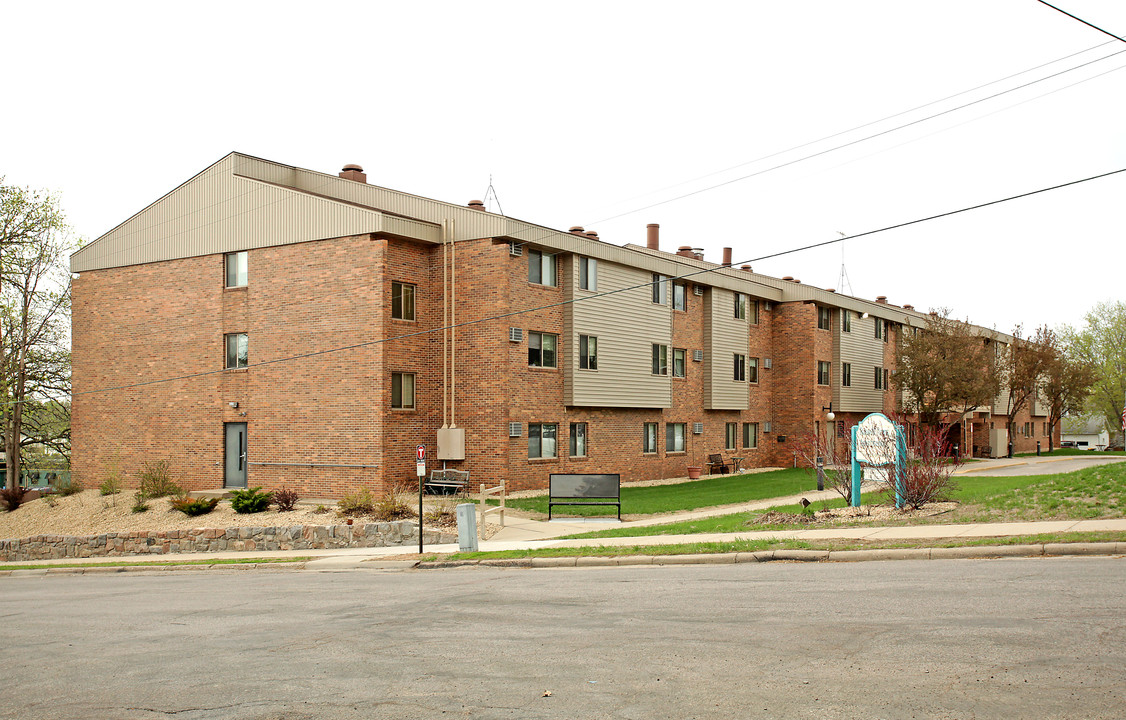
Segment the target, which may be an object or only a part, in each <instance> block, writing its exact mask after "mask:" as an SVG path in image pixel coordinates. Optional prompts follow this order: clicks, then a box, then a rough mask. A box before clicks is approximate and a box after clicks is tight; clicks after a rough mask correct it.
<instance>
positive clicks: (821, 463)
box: [817, 400, 837, 490]
mask: <svg viewBox="0 0 1126 720" xmlns="http://www.w3.org/2000/svg"><path fill="white" fill-rule="evenodd" d="M821 409H822V410H828V411H829V412H827V413H825V419H826V420H828V421H829V422H833V420H835V419H836V417H837V416H836V414H834V413H833V401H832V400H830V401H829V406H828V407H825V406H824V405H822V406H821ZM825 433H826V437H825V449H826V450H828V449H829V443H831V442H833V440H834V438H833V433H832V432H830V430H829V428H828V427H827V426H826V428H825ZM817 489H818V490H824V489H825V456H824V455H823V454H821V453H818V455H817Z"/></svg>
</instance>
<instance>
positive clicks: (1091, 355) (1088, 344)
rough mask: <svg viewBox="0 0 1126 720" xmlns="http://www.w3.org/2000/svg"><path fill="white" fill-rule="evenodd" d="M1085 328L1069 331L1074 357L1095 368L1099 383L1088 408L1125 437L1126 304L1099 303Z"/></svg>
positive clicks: (1096, 381)
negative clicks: (1122, 413) (1123, 407)
mask: <svg viewBox="0 0 1126 720" xmlns="http://www.w3.org/2000/svg"><path fill="white" fill-rule="evenodd" d="M1084 321H1085V322H1086V326H1085V327H1083V328H1082V329H1081V330H1078V331H1076V330H1068V331H1067V332H1066V333H1065V336H1066V340H1067V344H1068V347H1069V348H1070V349H1071V351H1072V354H1073V356H1074V357H1075V358H1076V359H1077V360H1079V361H1082V362H1086V363H1088V364H1090V366H1091V367H1092V368H1094V372H1095V382H1094V383H1093V386H1092V389H1091V395H1090V397H1089V399H1088V400H1087V411H1088V412H1091V413H1094V414H1096V415H1098V416H1100V417H1102V418H1103V419H1104V421H1105V422H1106V428H1107V430H1108V431H1110V433H1111V436H1112V437H1114V436H1117V437H1119V438H1122V425H1121V415H1120V413H1121V412H1122V405H1123V402H1124V401H1126V303H1124V302H1122V301H1116V302H1110V301H1107V302H1102V303H1099V304H1098V305H1096V306H1095V307H1094V309H1092V310H1091V311H1090V312H1089V313H1087V315H1086V317H1085V318H1084Z"/></svg>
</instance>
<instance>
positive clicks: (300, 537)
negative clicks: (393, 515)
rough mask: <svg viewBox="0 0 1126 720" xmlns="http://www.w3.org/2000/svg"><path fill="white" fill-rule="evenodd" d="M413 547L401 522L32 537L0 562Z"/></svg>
mask: <svg viewBox="0 0 1126 720" xmlns="http://www.w3.org/2000/svg"><path fill="white" fill-rule="evenodd" d="M457 541H458V540H457V536H456V535H450V534H447V533H442V532H438V531H434V530H427V531H425V532H424V533H423V542H424V543H427V544H438V543H456V542H457ZM417 542H418V525H417V524H416V523H413V522H409V521H405V520H401V521H398V522H380V523H367V524H364V525H290V526H285V527H238V528H226V529H223V528H195V529H192V530H139V531H135V532H119V533H103V534H101V535H83V536H68V535H34V536H32V537H27V538H17V539H10V540H0V560H3V561H13V560H15V561H23V560H55V559H58V558H87V557H111V556H117V555H168V554H173V553H193V552H222V551H240V550H241V551H245V550H324V549H327V548H345V547H388V546H392V545H411V544H414V543H417Z"/></svg>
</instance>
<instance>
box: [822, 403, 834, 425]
mask: <svg viewBox="0 0 1126 720" xmlns="http://www.w3.org/2000/svg"><path fill="white" fill-rule="evenodd" d="M821 409H822V410H828V411H829V412H827V413H825V419H826V420H834V419H836V417H837V416H836V414H835V413H834V412H833V402H832V401H831V400H830V401H829V407H825V406H821Z"/></svg>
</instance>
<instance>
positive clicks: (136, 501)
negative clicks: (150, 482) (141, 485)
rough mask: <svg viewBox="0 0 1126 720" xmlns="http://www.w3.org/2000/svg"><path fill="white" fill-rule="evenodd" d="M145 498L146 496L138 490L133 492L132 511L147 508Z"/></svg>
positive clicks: (138, 511)
mask: <svg viewBox="0 0 1126 720" xmlns="http://www.w3.org/2000/svg"><path fill="white" fill-rule="evenodd" d="M146 500H147V498H146V497H145V494H144V493H143V492H141V491H140V490H138V491H137V492H135V493H133V508H132V509H133V512H135V513H143V512H145V511H146V510H148V509H149V504H148V503H147V502H146Z"/></svg>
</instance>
